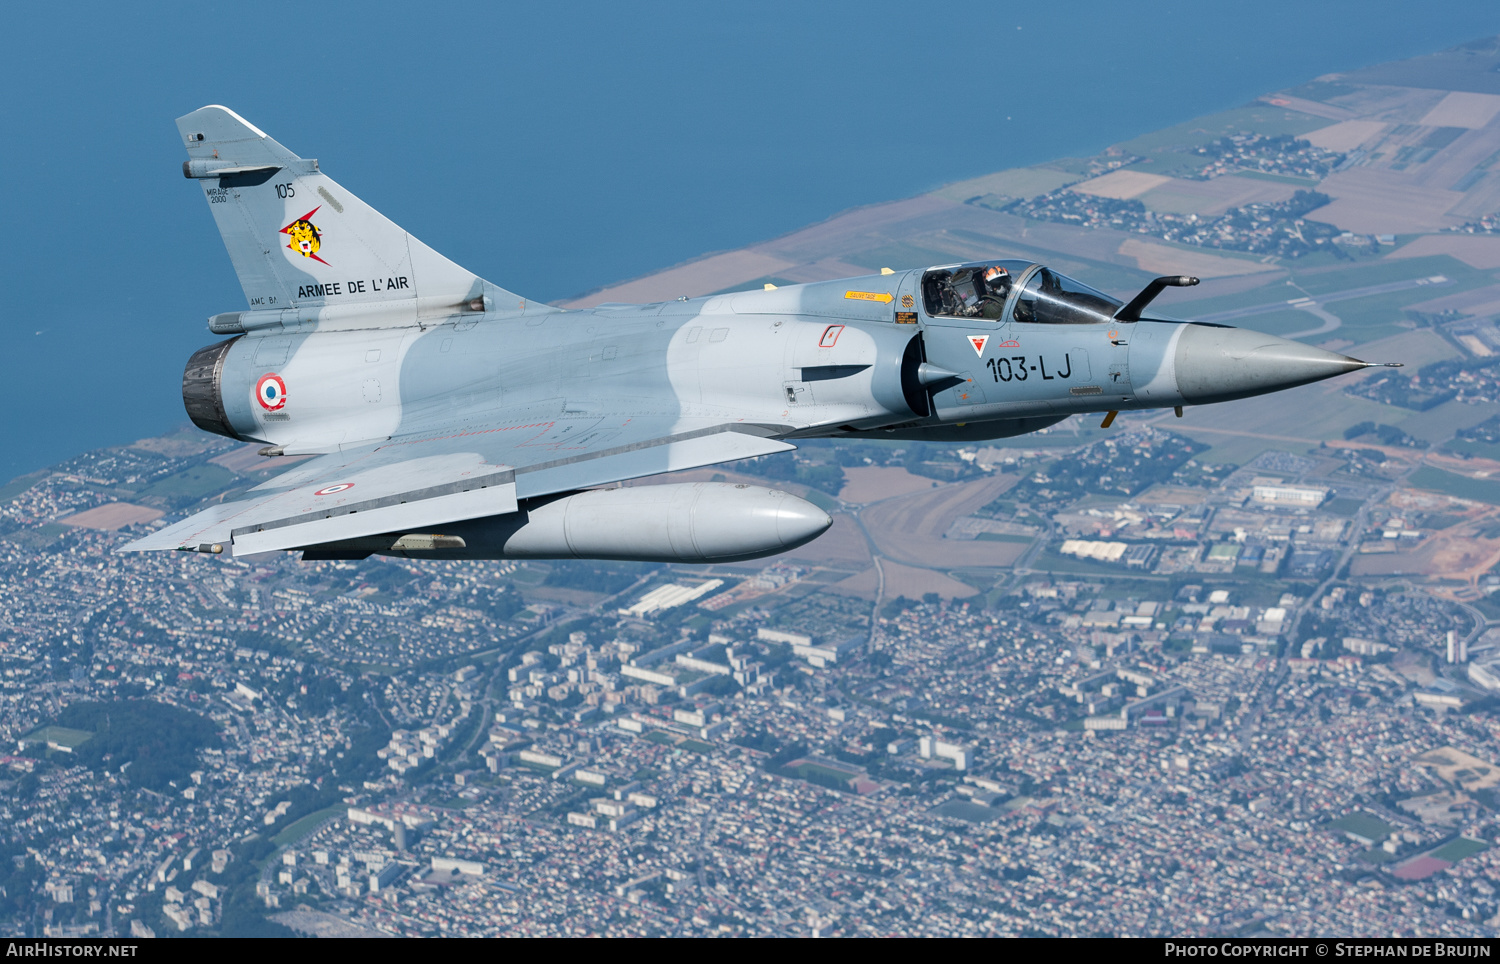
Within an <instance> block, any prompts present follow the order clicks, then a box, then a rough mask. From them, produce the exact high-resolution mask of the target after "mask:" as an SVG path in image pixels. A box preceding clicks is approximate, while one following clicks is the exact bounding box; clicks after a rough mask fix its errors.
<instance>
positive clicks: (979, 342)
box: [969, 335, 990, 358]
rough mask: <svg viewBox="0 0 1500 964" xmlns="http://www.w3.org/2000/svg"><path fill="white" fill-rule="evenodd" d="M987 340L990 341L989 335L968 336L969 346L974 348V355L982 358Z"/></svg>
mask: <svg viewBox="0 0 1500 964" xmlns="http://www.w3.org/2000/svg"><path fill="white" fill-rule="evenodd" d="M989 340H990V336H989V335H970V336H969V344H971V345H973V346H974V354H976V355H978V356H980V357H981V358H983V357H984V345H985V342H987V341H989Z"/></svg>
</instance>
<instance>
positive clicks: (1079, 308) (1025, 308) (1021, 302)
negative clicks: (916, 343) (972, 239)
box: [922, 261, 1123, 325]
mask: <svg viewBox="0 0 1500 964" xmlns="http://www.w3.org/2000/svg"><path fill="white" fill-rule="evenodd" d="M922 301H923V306H924V307H925V308H926V309H927V314H929V315H931V316H932V317H934V318H987V319H990V320H991V321H996V322H999V321H1006V320H1010V321H1017V322H1021V323H1023V324H1034V325H1098V324H1106V323H1110V322H1112V321H1113V320H1114V314H1115V312H1116V311H1118V310H1119V309H1120V306H1121V305H1122V304H1123V302H1121V301H1118V300H1116V299H1114V298H1111V297H1110V296H1109V295H1107V294H1105V293H1104V292H1102V291H1095V290H1094V289H1093V288H1090V287H1089V286H1088V285H1086V284H1083V283H1082V282H1080V281H1074V280H1073V279H1072V278H1069V277H1068V276H1067V275H1064V274H1059V273H1058V272H1056V271H1053V270H1052V269H1051V268H1047V267H1044V266H1042V265H1039V264H1032V263H1031V262H1029V261H982V262H975V263H971V264H961V265H955V266H953V267H945V268H934V269H932V270H931V271H928V272H927V273H925V274H924V275H922Z"/></svg>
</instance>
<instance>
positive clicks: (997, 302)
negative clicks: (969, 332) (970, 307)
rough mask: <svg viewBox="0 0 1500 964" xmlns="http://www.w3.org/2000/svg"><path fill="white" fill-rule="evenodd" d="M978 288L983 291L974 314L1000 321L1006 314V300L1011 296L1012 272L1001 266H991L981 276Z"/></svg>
mask: <svg viewBox="0 0 1500 964" xmlns="http://www.w3.org/2000/svg"><path fill="white" fill-rule="evenodd" d="M979 282H980V283H979V284H977V285H975V287H976V288H982V289H983V291H982V293H981V294H980V297H979V303H978V304H977V305H976V306H975V309H976V310H975V311H974V314H975V315H977V316H979V317H980V318H989V319H991V320H998V319H999V318H1000V317H1001V315H1002V314H1004V312H1005V299H1006V298H1007V297H1008V296H1009V295H1010V272H1009V271H1006V270H1005V269H1004V268H1002V267H1001V266H1000V265H998V264H996V265H991V266H990V267H988V268H986V269H985V270H984V273H983V274H981V275H980V276H979Z"/></svg>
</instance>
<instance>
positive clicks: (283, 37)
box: [0, 0, 1500, 480]
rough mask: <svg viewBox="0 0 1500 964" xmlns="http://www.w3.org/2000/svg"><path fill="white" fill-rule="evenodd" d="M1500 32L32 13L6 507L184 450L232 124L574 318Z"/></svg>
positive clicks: (1375, 5) (1, 62)
mask: <svg viewBox="0 0 1500 964" xmlns="http://www.w3.org/2000/svg"><path fill="white" fill-rule="evenodd" d="M1497 32H1500V8H1496V7H1492V6H1490V5H1488V4H1481V3H1474V2H1473V0H1454V2H1448V0H1431V2H1427V3H1422V4H1420V5H1418V4H1414V3H1396V2H1384V0H1359V2H1351V0H1334V2H1325V3H1316V4H1308V3H1305V2H1301V3H1291V2H1279V0H1278V2H1256V3H1216V4H1204V3H1181V2H1153V0H1145V2H1136V3H1128V4H1124V3H1118V2H1086V3H1069V2H1054V3H1050V4H1035V3H1024V4H1023V3H995V2H991V3H955V4H932V3H881V2H864V3H858V4H853V3H850V4H838V3H818V4H809V3H743V4H736V5H732V6H729V5H709V4H676V3H645V4H619V3H603V2H579V3H558V4H547V5H532V4H527V5H522V4H493V3H446V4H410V3H390V2H385V3H381V2H375V3H366V4H360V5H332V4H289V3H268V4H259V5H253V6H249V7H243V6H242V7H213V6H204V5H202V4H193V5H189V4H181V3H178V4H166V3H163V4H151V5H131V4H113V3H111V4H103V3H98V4H60V5H45V4H31V5H21V6H18V7H17V8H15V9H13V10H10V11H8V12H7V23H6V30H5V32H4V35H3V37H0V79H3V82H4V88H5V90H6V91H7V96H6V97H5V98H3V99H0V132H3V140H0V145H3V150H0V181H3V185H4V187H3V188H0V211H3V221H0V223H3V224H4V225H5V228H6V231H5V234H4V238H3V240H0V253H3V256H0V361H3V364H4V366H5V381H4V384H5V393H4V397H5V400H6V402H7V405H6V407H7V409H8V412H9V414H8V416H7V417H6V418H5V419H4V421H3V427H0V443H3V444H0V480H3V479H5V478H9V477H11V476H14V475H17V474H20V473H22V472H26V471H30V470H34V469H37V468H41V467H43V466H46V465H49V464H52V463H54V462H56V461H58V460H60V459H63V458H66V457H68V456H70V455H74V454H77V453H78V452H80V451H83V450H86V449H89V448H94V447H97V446H102V445H110V444H120V443H124V442H129V441H131V440H134V439H137V438H141V437H144V436H148V435H153V434H159V433H161V432H163V431H165V430H168V429H170V428H171V427H172V426H174V425H176V424H179V423H182V422H184V421H185V416H184V414H183V411H182V405H181V402H180V398H179V387H180V377H181V371H182V364H183V362H184V361H185V360H186V358H187V356H188V354H189V353H190V352H191V351H193V349H195V348H197V347H199V346H201V345H204V344H207V343H209V342H210V341H213V340H214V339H213V337H212V336H211V335H210V334H209V333H208V332H207V331H206V330H205V328H204V319H205V318H206V317H207V316H208V315H210V314H212V313H215V312H219V311H229V310H235V309H238V308H242V307H244V304H243V295H242V293H241V291H240V288H239V285H238V283H237V282H236V280H235V277H234V274H233V272H232V271H231V270H230V266H229V261H228V258H227V256H226V255H225V253H224V249H223V246H222V244H221V243H220V241H219V238H218V235H217V233H216V231H215V230H214V227H213V223H212V220H211V218H210V216H209V213H208V210H207V206H206V205H205V203H204V200H203V197H202V195H201V192H200V191H199V189H198V187H197V185H195V184H192V183H189V182H187V181H185V180H183V178H182V176H181V174H180V165H181V162H182V160H183V155H182V151H181V149H180V147H179V146H178V142H177V136H176V130H175V128H174V126H173V123H172V122H173V119H174V118H175V117H177V116H178V115H180V114H183V113H186V112H187V111H189V110H192V109H194V108H196V107H199V106H201V105H203V104H208V103H222V104H225V105H228V106H230V107H232V108H234V109H235V110H237V111H238V112H240V113H241V114H243V115H244V116H245V117H246V118H248V119H249V120H250V121H251V122H253V123H255V124H257V125H259V126H260V127H261V128H263V129H264V130H266V131H267V132H268V133H270V134H271V135H272V136H273V137H275V138H277V139H278V140H280V141H282V142H283V143H285V144H286V145H287V146H288V147H290V148H292V149H293V150H295V151H297V152H299V153H301V154H302V155H304V156H308V157H317V158H319V159H320V161H321V163H322V166H323V169H324V170H325V171H326V172H327V173H329V174H330V175H332V176H333V177H334V178H336V179H338V180H339V181H340V182H342V183H343V184H344V185H345V186H347V187H348V188H349V189H350V190H352V191H354V192H355V193H357V194H359V195H360V196H362V197H364V198H365V199H366V200H368V201H370V202H371V203H372V204H374V205H375V206H376V207H377V208H379V209H380V210H382V211H383V212H385V213H386V214H387V215H389V216H390V217H391V218H393V219H394V220H395V221H396V222H397V223H400V224H402V225H403V226H405V227H407V228H409V229H410V230H412V231H413V232H414V233H415V234H416V235H418V236H419V237H421V238H422V239H423V240H425V241H426V242H427V243H429V244H430V245H432V246H433V247H435V248H437V249H438V250H439V251H442V252H443V253H445V254H447V255H448V256H449V257H451V258H453V259H454V260H456V261H458V262H459V263H461V264H463V265H465V266H466V267H469V268H471V269H472V270H475V271H476V272H478V273H479V274H482V275H484V276H485V277H488V278H490V279H491V280H493V281H495V282H496V283H498V284H502V285H504V286H506V287H508V288H510V289H512V290H515V291H518V292H520V293H522V294H524V295H526V296H528V297H530V298H533V299H537V300H543V301H546V300H553V299H560V298H565V297H567V296H569V295H575V294H579V293H582V292H584V291H587V290H589V289H593V288H597V287H600V286H602V285H606V284H609V283H611V282H615V281H619V280H623V279H626V278H630V277H634V276H638V275H641V274H645V273H648V272H650V271H653V270H655V269H658V268H662V267H666V266H668V265H671V264H674V263H677V262H680V261H684V260H687V259H690V258H693V257H695V256H697V255H700V254H703V253H705V252H709V251H714V250H724V249H731V248H736V247H740V246H742V245H745V244H749V243H752V242H755V241H759V240H764V239H766V238H770V237H774V236H776V235H780V234H784V233H786V232H788V231H792V230H795V229H797V228H799V227H801V226H803V225H805V224H808V223H810V222H814V221H818V220H821V219H823V218H826V217H828V216H830V215H832V214H835V213H837V212H839V211H842V210H846V209H848V208H851V207H856V206H859V205H862V204H869V203H873V202H878V201H884V200H890V199H895V198H901V197H909V196H912V195H915V194H920V193H922V192H925V191H928V190H930V189H932V188H935V187H937V186H939V185H941V184H943V183H946V182H950V181H955V180H960V179H963V178H967V177H972V176H975V175H978V174H982V173H986V172H989V171H994V170H1000V169H1003V168H1007V167H1014V166H1017V165H1022V164H1028V163H1033V162H1037V161H1042V160H1047V159H1050V158H1055V157H1059V156H1065V155H1087V154H1092V153H1095V152H1097V151H1098V150H1100V149H1101V148H1103V147H1105V146H1107V145H1109V144H1111V143H1113V142H1117V141H1120V140H1124V139H1126V138H1129V137H1132V136H1134V135H1136V134H1140V133H1144V132H1146V131H1150V130H1154V129H1158V128H1161V127H1165V126H1168V125H1171V124H1174V123H1177V122H1180V121H1183V120H1186V119H1188V118H1191V117H1194V116H1198V115H1201V114H1205V113H1209V112H1212V111H1216V110H1222V109H1225V108H1229V107H1233V106H1236V105H1239V104H1242V103H1244V102H1246V101H1248V100H1251V99H1253V98H1255V97H1257V96H1259V95H1260V94H1263V93H1266V92H1268V91H1271V90H1275V89H1278V88H1283V87H1288V86H1293V85H1296V84H1299V83H1302V82H1305V81H1307V80H1311V79H1312V78H1314V77H1316V76H1318V75H1321V74H1325V73H1330V72H1336V71H1341V70H1350V69H1354V68H1357V67H1362V66H1367V65H1370V64H1374V63H1379V62H1383V61H1389V60H1396V59H1401V58H1406V57H1412V56H1417V55H1420V54H1425V53H1431V52H1434V51H1437V50H1440V49H1443V48H1446V47H1450V46H1453V45H1455V44H1459V43H1463V42H1465V41H1469V40H1472V39H1476V38H1478V37H1482V36H1485V35H1489V34H1494V33H1497Z"/></svg>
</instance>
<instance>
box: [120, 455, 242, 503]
mask: <svg viewBox="0 0 1500 964" xmlns="http://www.w3.org/2000/svg"><path fill="white" fill-rule="evenodd" d="M238 479H239V476H237V475H235V474H234V473H233V472H231V471H229V470H228V469H226V468H223V467H222V466H218V465H209V464H207V463H205V464H203V465H195V466H193V467H192V468H190V469H185V470H183V471H181V472H178V473H177V474H176V475H169V476H167V477H166V478H164V479H161V480H159V481H156V482H153V483H152V484H151V485H149V486H147V487H146V488H145V489H142V490H141V493H140V494H141V495H142V496H156V497H157V498H162V499H171V500H173V501H174V502H184V503H186V502H192V501H196V500H199V499H206V498H208V497H209V496H210V495H213V494H215V493H216V492H220V491H222V490H224V489H227V488H229V487H230V486H232V485H234V484H235V482H236V481H238Z"/></svg>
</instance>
